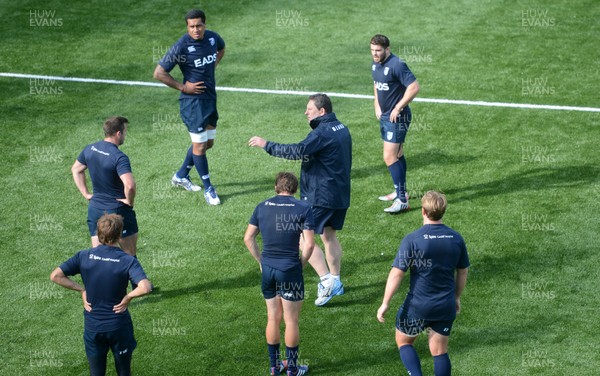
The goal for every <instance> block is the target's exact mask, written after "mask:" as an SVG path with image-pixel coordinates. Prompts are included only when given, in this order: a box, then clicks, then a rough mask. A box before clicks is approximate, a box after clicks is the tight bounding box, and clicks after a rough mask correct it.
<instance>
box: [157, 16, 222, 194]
mask: <svg viewBox="0 0 600 376" xmlns="http://www.w3.org/2000/svg"><path fill="white" fill-rule="evenodd" d="M185 22H186V24H187V34H185V35H184V36H182V37H181V38H180V39H179V40H178V41H177V42H176V43H175V44H174V45H173V46H172V47H171V49H170V50H169V51H168V52H167V54H166V55H165V56H164V57H163V58H162V59H161V60H160V61H159V62H158V65H157V66H156V69H155V70H154V78H155V79H157V80H159V81H161V82H162V83H164V84H165V85H167V86H169V87H172V88H173V89H176V90H178V91H180V92H181V95H180V96H179V110H180V115H181V119H182V120H183V122H184V123H185V125H186V126H187V129H188V132H189V134H190V137H191V139H192V146H191V147H190V148H189V149H188V151H187V154H186V157H185V160H184V161H183V164H182V165H181V168H180V169H179V171H178V172H176V173H175V175H173V178H172V179H171V183H172V184H173V185H179V186H182V187H184V188H185V189H187V190H188V191H200V190H201V188H200V187H199V186H198V185H195V184H193V183H192V182H191V181H190V178H189V172H190V170H191V169H192V167H193V166H196V170H197V171H198V174H199V175H200V178H201V179H202V183H203V184H204V198H205V200H206V202H207V203H208V204H210V205H219V204H220V203H221V200H220V199H219V196H218V195H217V192H216V191H215V188H214V187H213V185H212V183H211V181H210V174H209V171H208V159H207V158H206V151H207V150H208V149H210V148H211V147H212V146H213V144H214V139H215V135H216V132H217V130H216V127H217V120H218V119H219V113H218V112H217V91H216V84H215V68H216V67H217V64H219V61H221V59H222V58H223V55H224V54H225V42H224V41H223V38H221V36H219V34H217V33H215V32H214V31H210V30H206V16H205V14H204V12H203V11H201V10H197V9H193V10H190V11H189V12H188V13H187V14H186V15H185ZM176 65H179V69H181V73H183V82H178V81H176V80H175V79H174V78H173V76H171V74H170V73H169V72H171V70H172V69H173V68H175V66H176Z"/></svg>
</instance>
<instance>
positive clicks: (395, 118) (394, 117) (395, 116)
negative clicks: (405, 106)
mask: <svg viewBox="0 0 600 376" xmlns="http://www.w3.org/2000/svg"><path fill="white" fill-rule="evenodd" d="M398 115H400V111H398V110H397V109H396V107H394V109H393V110H392V113H391V114H390V121H391V122H392V123H396V122H397V121H398Z"/></svg>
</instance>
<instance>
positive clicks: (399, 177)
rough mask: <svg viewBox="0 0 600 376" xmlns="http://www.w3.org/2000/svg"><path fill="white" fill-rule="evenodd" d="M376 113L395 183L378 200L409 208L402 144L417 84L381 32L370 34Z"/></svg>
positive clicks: (394, 209)
mask: <svg viewBox="0 0 600 376" xmlns="http://www.w3.org/2000/svg"><path fill="white" fill-rule="evenodd" d="M371 56H372V57H373V65H372V67H371V70H372V75H373V91H374V96H375V100H374V105H375V116H377V119H379V126H380V130H381V138H382V139H383V161H384V162H385V164H386V166H387V168H388V170H389V171H390V174H391V175H392V181H393V183H394V188H395V189H394V192H392V193H390V194H388V195H386V196H380V197H379V199H380V200H381V201H393V203H392V206H390V207H389V208H386V209H384V211H385V212H388V213H397V212H400V211H403V210H408V209H409V204H408V194H407V192H406V159H405V158H404V151H403V150H402V145H403V144H404V139H405V138H406V133H407V132H408V127H409V126H410V122H411V119H412V113H411V111H410V107H409V106H408V104H409V103H410V102H411V101H412V100H413V99H414V98H415V97H416V96H417V94H418V93H419V90H420V87H419V83H418V82H417V79H416V78H415V76H414V74H413V73H412V72H411V71H410V69H409V68H408V66H407V65H406V63H405V62H404V61H402V60H400V58H399V57H398V56H396V55H394V54H392V53H391V52H390V40H389V39H388V38H387V37H386V36H385V35H381V34H377V35H375V36H374V37H373V38H371Z"/></svg>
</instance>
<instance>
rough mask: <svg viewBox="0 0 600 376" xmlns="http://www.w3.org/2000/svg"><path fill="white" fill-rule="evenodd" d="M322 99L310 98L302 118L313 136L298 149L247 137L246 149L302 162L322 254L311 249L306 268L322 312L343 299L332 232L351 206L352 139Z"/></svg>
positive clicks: (327, 101) (339, 253) (305, 192)
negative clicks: (310, 269) (311, 273)
mask: <svg viewBox="0 0 600 376" xmlns="http://www.w3.org/2000/svg"><path fill="white" fill-rule="evenodd" d="M332 111H333V107H332V104H331V100H330V99H329V97H328V96H327V95H326V94H314V95H311V96H309V100H308V104H307V105H306V111H305V112H304V114H305V115H306V116H307V118H308V122H309V125H310V127H311V128H312V131H311V132H310V133H309V134H308V136H306V138H305V139H304V140H303V141H301V142H299V143H297V144H279V143H276V142H271V141H266V140H265V139H263V138H261V137H257V136H254V137H252V138H251V139H250V140H249V142H248V144H249V145H250V146H256V147H261V148H263V149H264V150H265V151H266V152H267V153H269V154H270V155H272V156H274V157H279V158H286V159H292V160H301V161H302V166H301V172H300V197H301V198H302V199H303V200H307V201H308V202H309V203H310V204H311V205H312V208H313V215H314V216H315V233H317V234H321V240H322V241H323V244H324V246H325V253H326V257H327V260H325V256H324V255H323V251H322V250H321V249H320V248H319V247H318V246H315V250H314V252H313V256H312V257H311V258H310V260H309V263H310V265H311V266H312V267H313V268H314V269H315V271H316V272H317V274H318V275H319V277H320V279H321V282H320V283H319V284H318V286H317V299H316V300H315V304H316V305H318V306H322V305H324V304H326V303H327V302H328V301H329V300H330V299H331V298H332V297H334V296H336V295H342V294H343V293H344V285H343V283H342V282H341V280H340V272H341V263H342V246H341V245H340V242H339V240H338V238H337V234H336V231H338V230H341V229H342V227H343V226H344V221H345V219H346V211H347V210H348V207H349V206H350V169H351V167H352V138H351V137H350V131H349V130H348V128H347V127H346V126H345V125H344V124H342V123H340V121H339V120H338V119H337V118H336V116H335V113H333V112H332Z"/></svg>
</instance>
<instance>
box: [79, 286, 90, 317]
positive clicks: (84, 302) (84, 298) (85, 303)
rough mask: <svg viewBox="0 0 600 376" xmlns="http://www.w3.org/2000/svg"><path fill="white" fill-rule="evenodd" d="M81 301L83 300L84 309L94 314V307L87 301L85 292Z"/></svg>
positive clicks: (82, 293)
mask: <svg viewBox="0 0 600 376" xmlns="http://www.w3.org/2000/svg"><path fill="white" fill-rule="evenodd" d="M81 299H82V300H83V309H85V310H86V311H88V312H92V305H91V304H90V302H88V301H87V293H86V292H85V290H83V291H82V292H81Z"/></svg>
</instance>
